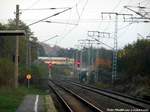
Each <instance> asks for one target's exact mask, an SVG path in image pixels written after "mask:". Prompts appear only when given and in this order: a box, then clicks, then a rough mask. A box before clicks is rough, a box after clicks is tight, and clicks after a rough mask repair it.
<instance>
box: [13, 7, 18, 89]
mask: <svg viewBox="0 0 150 112" xmlns="http://www.w3.org/2000/svg"><path fill="white" fill-rule="evenodd" d="M18 29H19V5H16V30H18ZM18 58H19V37H18V36H16V50H15V77H14V80H15V85H14V86H15V88H17V87H18Z"/></svg>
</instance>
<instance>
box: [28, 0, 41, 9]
mask: <svg viewBox="0 0 150 112" xmlns="http://www.w3.org/2000/svg"><path fill="white" fill-rule="evenodd" d="M38 2H40V0H36V1H35V2H33V3H32V4H31V5H30V6H29V7H28V8H27V9H29V8H31V7H33V6H34V5H36V4H37V3H38Z"/></svg>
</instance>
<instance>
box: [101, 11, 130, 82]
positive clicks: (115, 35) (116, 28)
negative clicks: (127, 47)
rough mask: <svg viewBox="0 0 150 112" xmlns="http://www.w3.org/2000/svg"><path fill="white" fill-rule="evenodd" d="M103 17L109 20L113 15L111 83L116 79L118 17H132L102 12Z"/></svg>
mask: <svg viewBox="0 0 150 112" xmlns="http://www.w3.org/2000/svg"><path fill="white" fill-rule="evenodd" d="M101 14H102V17H103V15H109V17H110V18H111V15H115V30H114V48H113V67H112V83H114V81H115V80H116V79H117V50H118V49H117V47H118V40H117V38H118V16H123V18H125V16H132V14H121V13H117V12H102V13H101Z"/></svg>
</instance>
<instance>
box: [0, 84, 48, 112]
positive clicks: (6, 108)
mask: <svg viewBox="0 0 150 112" xmlns="http://www.w3.org/2000/svg"><path fill="white" fill-rule="evenodd" d="M27 94H40V95H44V94H46V93H45V92H44V91H41V90H39V89H37V88H35V87H33V86H32V87H30V88H27V87H25V86H20V87H18V88H17V89H14V88H8V87H1V88H0V112H15V111H16V109H17V108H18V106H19V105H20V103H21V102H22V100H23V98H24V96H25V95H27Z"/></svg>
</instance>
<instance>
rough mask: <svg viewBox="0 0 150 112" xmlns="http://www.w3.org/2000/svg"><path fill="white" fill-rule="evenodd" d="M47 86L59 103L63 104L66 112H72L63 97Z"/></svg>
mask: <svg viewBox="0 0 150 112" xmlns="http://www.w3.org/2000/svg"><path fill="white" fill-rule="evenodd" d="M48 86H49V87H50V88H51V89H52V91H53V92H54V93H55V94H56V96H57V98H58V100H59V101H60V102H61V104H63V106H64V107H65V110H66V112H74V111H73V110H72V109H71V108H70V106H69V105H68V104H67V102H66V101H65V100H64V99H63V97H62V96H61V95H60V94H59V93H58V92H57V91H56V90H55V88H54V87H53V86H52V85H50V84H48Z"/></svg>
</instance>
